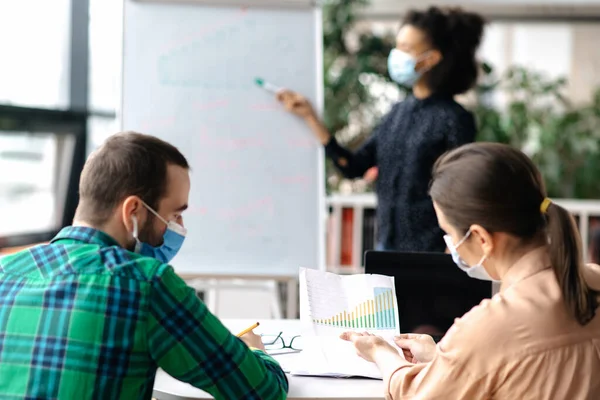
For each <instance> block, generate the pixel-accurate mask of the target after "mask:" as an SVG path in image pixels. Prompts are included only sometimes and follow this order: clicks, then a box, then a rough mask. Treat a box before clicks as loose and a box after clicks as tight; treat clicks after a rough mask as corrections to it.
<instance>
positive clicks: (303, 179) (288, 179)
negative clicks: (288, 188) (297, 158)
mask: <svg viewBox="0 0 600 400" xmlns="http://www.w3.org/2000/svg"><path fill="white" fill-rule="evenodd" d="M310 181H311V179H310V178H309V177H308V176H307V175H291V176H284V177H281V178H276V179H275V183H278V184H282V185H298V186H303V187H308V185H309V184H310Z"/></svg>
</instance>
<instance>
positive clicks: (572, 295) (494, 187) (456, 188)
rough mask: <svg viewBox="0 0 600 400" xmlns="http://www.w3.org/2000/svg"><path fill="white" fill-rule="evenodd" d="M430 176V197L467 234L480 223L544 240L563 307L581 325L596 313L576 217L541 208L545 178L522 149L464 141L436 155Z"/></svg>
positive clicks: (530, 240)
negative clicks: (585, 276)
mask: <svg viewBox="0 0 600 400" xmlns="http://www.w3.org/2000/svg"><path fill="white" fill-rule="evenodd" d="M432 176H433V179H432V181H431V187H430V194H431V198H432V199H433V201H435V203H436V205H437V206H438V207H439V208H440V209H441V210H442V211H443V212H444V215H445V216H446V219H447V220H448V222H449V223H450V225H452V226H453V227H455V228H456V229H458V230H459V231H460V232H461V234H466V233H467V231H468V230H469V227H470V226H471V225H473V224H479V225H481V226H483V227H484V228H485V229H486V230H487V231H488V232H490V233H494V232H504V233H508V234H510V235H513V236H514V237H517V238H519V239H521V240H522V242H523V243H525V244H530V245H531V244H539V245H540V246H543V245H544V244H546V245H548V247H549V249H548V251H549V253H550V259H551V262H552V268H553V270H554V273H555V275H556V280H557V281H558V284H559V286H560V290H561V292H562V296H563V301H564V303H565V306H566V308H567V310H568V311H569V313H570V314H571V315H572V316H573V318H574V319H575V320H577V322H579V323H580V324H581V325H585V324H587V323H588V322H590V321H591V320H592V319H593V318H594V316H595V315H596V309H597V308H598V292H597V291H595V290H592V289H591V288H590V287H589V286H588V284H587V283H586V281H585V279H584V268H585V266H584V262H583V255H582V245H581V239H580V236H579V232H578V230H577V226H576V225H575V220H574V219H573V217H572V216H571V214H569V212H568V211H567V210H565V209H564V208H562V207H560V206H558V205H556V204H553V203H550V205H549V206H548V207H547V209H545V210H544V208H543V207H542V204H544V205H545V204H546V203H547V201H546V189H545V187H544V182H543V180H542V177H541V174H540V172H539V171H538V169H537V168H536V167H535V165H534V164H533V163H532V162H531V160H530V159H529V158H528V157H527V156H526V155H525V154H524V153H522V152H521V151H519V150H517V149H514V148H512V147H510V146H508V145H504V144H499V143H472V144H468V145H464V146H461V147H459V148H457V149H455V150H452V151H450V152H448V153H446V154H444V155H443V156H442V157H440V158H439V159H438V161H437V162H436V164H435V166H434V167H433V174H432ZM540 207H542V208H540ZM544 211H545V212H544ZM548 241H549V244H548Z"/></svg>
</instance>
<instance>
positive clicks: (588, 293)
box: [547, 204, 598, 325]
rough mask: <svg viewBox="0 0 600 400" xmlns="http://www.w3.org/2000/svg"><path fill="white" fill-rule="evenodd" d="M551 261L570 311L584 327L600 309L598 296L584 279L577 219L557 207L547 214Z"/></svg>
mask: <svg viewBox="0 0 600 400" xmlns="http://www.w3.org/2000/svg"><path fill="white" fill-rule="evenodd" d="M547 218H548V228H547V231H548V236H549V239H550V260H551V262H552V268H553V269H554V273H555V275H556V279H557V280H558V284H559V286H560V289H561V291H562V295H563V299H564V301H565V305H566V306H567V309H568V310H569V312H570V313H571V315H573V317H574V318H575V319H576V320H577V322H579V323H580V324H581V325H585V324H587V323H588V322H590V321H591V320H592V319H593V318H594V316H595V315H596V309H597V308H598V298H597V296H598V293H596V292H595V291H594V290H591V289H590V288H589V287H588V285H587V283H586V282H585V278H584V276H583V269H584V268H585V265H584V261H583V257H582V244H581V239H580V236H579V231H578V229H577V226H576V224H575V219H574V218H573V217H572V216H571V214H570V213H569V212H568V211H567V210H565V209H564V208H562V207H561V206H559V205H557V204H551V205H550V206H549V207H548V211H547Z"/></svg>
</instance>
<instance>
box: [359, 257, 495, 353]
mask: <svg viewBox="0 0 600 400" xmlns="http://www.w3.org/2000/svg"><path fill="white" fill-rule="evenodd" d="M364 261H365V273H367V274H378V275H386V276H393V277H394V278H395V279H394V281H395V286H396V297H397V299H398V314H399V318H400V321H399V324H400V332H402V333H426V334H429V335H431V336H433V338H434V340H436V341H439V340H440V339H441V338H442V337H443V336H444V334H445V333H446V331H447V330H448V329H449V328H450V327H451V326H452V324H453V323H454V319H455V318H459V317H461V316H463V315H464V314H465V313H466V312H468V311H469V310H470V309H471V308H473V307H474V306H476V305H478V304H479V303H480V302H481V301H482V300H483V299H486V298H490V297H491V296H492V283H491V282H488V281H482V280H479V279H473V278H470V277H469V276H468V275H467V274H466V273H464V272H463V271H461V270H460V269H459V268H458V267H457V266H456V264H455V263H454V261H452V257H451V256H450V255H449V254H444V253H407V252H391V251H367V252H366V253H365V260H364Z"/></svg>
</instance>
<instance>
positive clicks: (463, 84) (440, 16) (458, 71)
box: [402, 7, 485, 96]
mask: <svg viewBox="0 0 600 400" xmlns="http://www.w3.org/2000/svg"><path fill="white" fill-rule="evenodd" d="M402 24H403V25H411V26H414V27H415V28H418V29H420V30H421V31H423V32H424V33H425V35H426V36H427V37H428V38H429V40H430V42H431V45H432V47H433V48H435V49H438V50H439V51H440V52H441V53H442V60H441V61H440V62H439V63H438V64H437V65H436V66H435V67H433V68H432V69H431V70H430V71H428V72H427V73H426V74H425V79H426V80H427V84H428V86H429V87H430V89H431V90H432V91H433V92H434V93H440V94H447V95H452V96H454V95H457V94H461V93H464V92H466V91H468V90H469V89H471V88H472V87H473V86H474V85H475V83H476V82H477V75H478V71H479V66H478V63H477V61H476V59H475V54H476V52H477V48H478V47H479V45H480V43H481V39H482V36H483V29H484V26H485V20H484V19H483V17H482V16H481V15H479V14H476V13H471V12H466V11H463V10H461V9H460V8H448V9H441V8H438V7H430V8H429V9H427V10H426V11H417V10H411V11H409V12H408V13H407V14H406V16H405V18H404V20H403V23H402Z"/></svg>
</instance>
